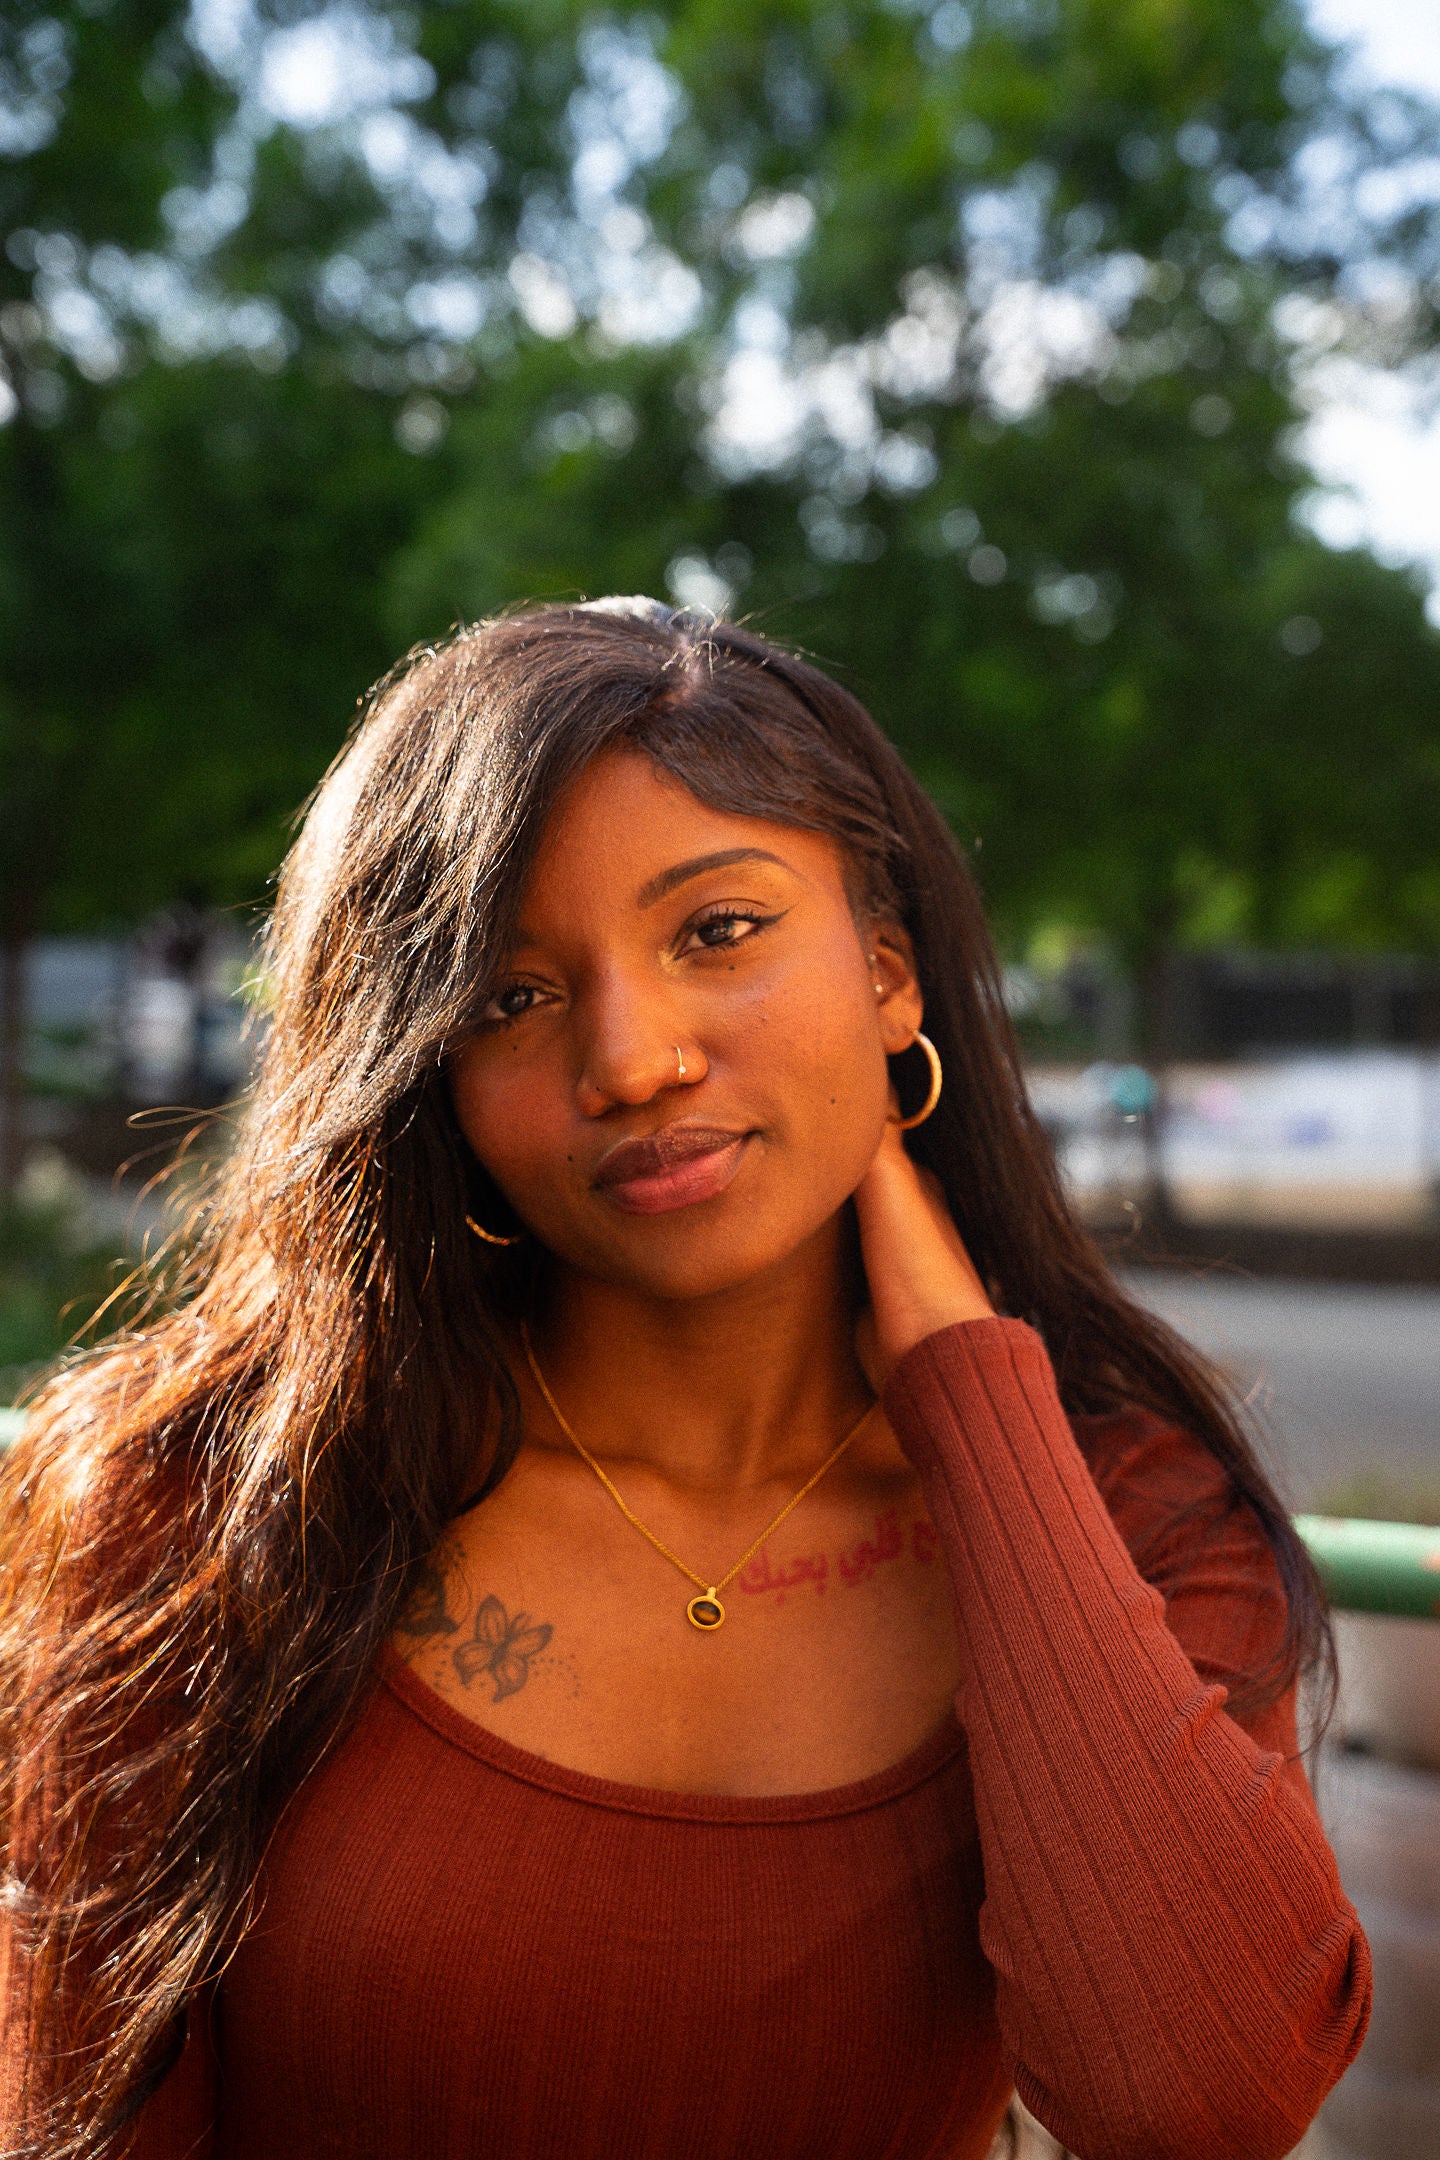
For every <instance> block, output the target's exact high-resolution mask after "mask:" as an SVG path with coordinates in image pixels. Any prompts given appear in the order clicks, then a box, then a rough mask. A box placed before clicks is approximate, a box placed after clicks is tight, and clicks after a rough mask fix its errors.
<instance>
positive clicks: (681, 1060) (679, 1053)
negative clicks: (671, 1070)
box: [675, 1043, 685, 1080]
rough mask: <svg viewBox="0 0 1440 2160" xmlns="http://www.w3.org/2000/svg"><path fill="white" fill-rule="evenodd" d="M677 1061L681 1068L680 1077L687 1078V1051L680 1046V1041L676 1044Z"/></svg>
mask: <svg viewBox="0 0 1440 2160" xmlns="http://www.w3.org/2000/svg"><path fill="white" fill-rule="evenodd" d="M675 1062H676V1064H677V1065H678V1066H679V1068H680V1072H679V1078H680V1079H682V1080H683V1079H684V1078H685V1053H684V1051H683V1050H682V1049H681V1048H680V1045H679V1043H676V1045H675Z"/></svg>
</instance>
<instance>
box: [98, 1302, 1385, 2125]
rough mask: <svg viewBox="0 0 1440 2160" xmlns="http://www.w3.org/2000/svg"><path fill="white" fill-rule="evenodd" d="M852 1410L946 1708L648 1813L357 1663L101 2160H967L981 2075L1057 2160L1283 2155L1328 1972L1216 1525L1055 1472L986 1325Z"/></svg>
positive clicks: (1034, 1374)
mask: <svg viewBox="0 0 1440 2160" xmlns="http://www.w3.org/2000/svg"><path fill="white" fill-rule="evenodd" d="M886 1409H887V1412H888V1414H889V1416H890V1418H891V1421H892V1423H893V1425H894V1427H895V1430H896V1432H897V1434H898V1435H899V1437H900V1439H901V1441H902V1442H903V1444H904V1446H905V1447H906V1449H907V1450H908V1452H909V1453H910V1455H911V1457H912V1458H913V1460H914V1461H915V1462H916V1463H917V1465H918V1466H919V1468H920V1471H921V1474H922V1477H923V1479H924V1483H925V1487H926V1495H927V1500H928V1503H929V1507H930V1511H931V1514H932V1516H933V1519H934V1522H935V1525H936V1528H937V1530H938V1533H939V1536H940V1540H941V1544H942V1547H943V1550H944V1555H945V1560H946V1563H947V1565H948V1568H949V1571H950V1575H951V1580H952V1583H953V1587H954V1593H955V1600H956V1610H957V1615H958V1620H959V1627H960V1638H961V1651H962V1658H963V1664H964V1674H965V1678H964V1682H963V1685H962V1687H961V1690H960V1694H959V1696H958V1698H957V1710H958V1716H959V1722H958V1723H957V1722H953V1721H952V1722H949V1723H947V1724H946V1725H945V1727H944V1728H943V1729H942V1730H940V1731H939V1732H937V1733H935V1734H934V1735H933V1736H932V1738H931V1739H930V1741H929V1742H927V1744H926V1745H925V1746H924V1747H922V1748H921V1749H920V1750H919V1751H918V1752H917V1753H916V1754H914V1755H912V1756H911V1757H910V1758H909V1759H908V1760H906V1761H905V1762H903V1763H900V1764H898V1765H897V1766H896V1767H895V1768H894V1769H892V1770H890V1771H888V1772H886V1773H884V1774H882V1775H881V1776H879V1777H875V1778H870V1779H867V1780H865V1781H864V1782H863V1783H861V1784H855V1785H849V1786H844V1787H841V1788H839V1789H836V1790H832V1791H828V1792H821V1793H814V1794H798V1795H787V1796H785V1797H781V1798H756V1799H733V1798H719V1797H712V1796H707V1795H689V1794H679V1793H667V1792H650V1791H644V1790H640V1789H636V1788H631V1787H628V1786H622V1785H616V1784H612V1783H609V1782H607V1781H605V1780H602V1779H597V1778H593V1777H589V1776H585V1775H582V1774H580V1773H577V1772H574V1771H570V1770H566V1769H562V1768H559V1767H557V1766H556V1765H555V1764H553V1763H550V1762H547V1761H544V1760H542V1759H541V1758H540V1757H538V1756H535V1755H531V1754H528V1753H525V1752H523V1751H521V1750H519V1749H517V1748H515V1747H513V1746H511V1745H510V1744H509V1743H507V1742H506V1741H504V1740H501V1739H500V1738H498V1737H497V1736H495V1735H494V1734H492V1733H490V1732H487V1731H484V1730H482V1729H481V1728H480V1727H478V1726H476V1725H475V1724H473V1723H472V1722H471V1721H470V1720H468V1719H467V1718H465V1717H463V1716H461V1715H460V1714H459V1713H458V1712H456V1711H454V1710H453V1709H451V1708H450V1707H449V1706H448V1705H447V1704H446V1703H445V1702H443V1701H442V1700H441V1699H440V1698H439V1697H438V1696H437V1695H435V1694H433V1693H432V1692H431V1691H430V1690H429V1689H428V1688H427V1687H426V1686H425V1685H424V1684H423V1683H422V1682H420V1681H419V1680H417V1679H416V1678H415V1676H414V1675H413V1674H412V1673H411V1672H410V1671H409V1670H408V1669H407V1668H405V1667H404V1666H402V1665H401V1664H400V1663H399V1661H398V1660H393V1659H392V1660H389V1661H387V1663H386V1666H385V1669H384V1671H383V1674H382V1675H381V1677H380V1679H379V1681H378V1683H377V1686H376V1688H375V1690H374V1692H373V1693H372V1695H371V1696H370V1698H369V1700H368V1702H367V1705H366V1707H365V1709H364V1711H363V1712H362V1714H361V1716H360V1718H359V1720H358V1722H357V1723H356V1725H355V1726H354V1727H353V1728H352V1730H351V1731H350V1733H349V1735H348V1736H347V1738H346V1739H345V1741H344V1743H343V1745H341V1746H340V1747H339V1748H338V1749H337V1750H336V1751H335V1752H334V1754H333V1755H332V1756H331V1757H330V1759H329V1760H328V1761H327V1762H326V1764H325V1765H324V1767H323V1768H322V1769H321V1770H320V1771H319V1772H318V1773H317V1774H316V1775H315V1776H314V1777H313V1778H312V1779H311V1780H310V1781H309V1783H308V1784H307V1785H306V1786H305V1787H304V1788H303V1789H302V1791H301V1793H300V1795H299V1797H298V1799H297V1802H296V1804H295V1805H294V1806H293V1807H292V1809H291V1811H290V1813H289V1815H288V1816H287V1818H286V1822H285V1825H284V1828H283V1831H282V1834H281V1836H280V1838H279V1840H278V1841H277V1843H276V1846H275V1848H274V1850H273V1851H272V1854H271V1857H270V1860H269V1862H268V1864H267V1869H266V1874H265V1882H264V1902H263V1906H262V1909H261V1913H260V1917H259V1919H258V1920H257V1921H256V1923H255V1925H254V1927H253V1928H252V1930H251V1932H250V1934H249V1935H248V1937H247V1939H246V1941H245V1942H244V1944H243V1945H242V1947H241V1950H240V1952H239V1955H238V1957H237V1959H236V1961H235V1963H234V1964H233V1965H232V1967H231V1969H230V1970H229V1972H228V1973H227V1975H226V1977H225V1980H224V1982H223V1984H222V1986H221V1988H220V1989H219V1991H218V1995H217V1997H216V1999H215V2000H214V2002H213V2003H209V2004H206V2005H197V2007H196V2010H195V2012H194V2013H192V2019H191V2026H192V2030H191V2034H190V2038H189V2041H188V2043H187V2047H186V2051H185V2054H184V2056H183V2057H182V2060H181V2062H180V2064H179V2066H178V2067H177V2069H176V2070H175V2071H174V2072H173V2073H172V2075H171V2077H170V2079H169V2080H168V2081H167V2084H166V2085H165V2086H164V2087H162V2089H161V2091H160V2092H159V2093H158V2094H157V2095H156V2096H155V2098H154V2099H153V2100H152V2101H151V2102H150V2104H149V2106H148V2107H147V2109H146V2110H145V2113H144V2115H143V2117H142V2120H141V2126H140V2129H139V2132H138V2134H137V2136H136V2138H135V2140H134V2143H133V2152H134V2154H135V2156H136V2160H180V2156H181V2155H182V2154H188V2153H194V2154H197V2155H198V2154H205V2155H210V2156H213V2160H321V2156H322V2155H324V2156H330V2155H333V2156H335V2160H341V2156H343V2160H462V2156H463V2160H561V2156H562V2155H563V2156H564V2160H979V2156H981V2155H983V2154H984V2153H985V2151H986V2150H987V2148H988V2146H989V2143H990V2140H991V2137H992V2134H993V2132H994V2130H995V2127H996V2124H997V2122H998V2120H999V2117H1000V2116H1001V2114H1002V2113H1003V2110H1004V2107H1005V2104H1006V2099H1007V2096H1008V2094H1009V2091H1010V2088H1011V2083H1012V2080H1013V2082H1014V2083H1015V2085H1016V2086H1017V2087H1018V2089H1019V2091H1020V2094H1021V2096H1022V2098H1023V2099H1024V2100H1025V2101H1026V2103H1027V2104H1028V2106H1029V2107H1030V2108H1031V2109H1032V2110H1033V2111H1034V2113H1035V2114H1036V2115H1038V2116H1039V2117H1040V2119H1041V2120H1042V2121H1043V2122H1045V2123H1046V2124H1048V2126H1049V2127H1050V2128H1051V2129H1052V2130H1053V2131H1054V2132H1055V2134H1056V2135H1057V2137H1059V2138H1060V2139H1061V2141H1062V2142H1063V2143H1064V2144H1066V2145H1068V2146H1069V2147H1070V2148H1071V2149H1072V2150H1073V2151H1074V2152H1075V2153H1077V2154H1079V2155H1082V2156H1084V2160H1279V2156H1280V2155H1282V2154H1284V2153H1286V2152H1288V2151H1289V2150H1290V2148H1291V2147H1292V2146H1293V2145H1294V2144H1295V2143H1296V2142H1297V2140H1298V2139H1299V2137H1300V2136H1301V2134H1302V2132H1303V2131H1304V2129H1305V2127H1306V2126H1307V2124H1308V2123H1309V2121H1310V2120H1311V2118H1312V2116H1313V2114H1314V2112H1315V2110H1316V2108H1317V2107H1318V2106H1319V2103H1320V2101H1321V2099H1322V2098H1323V2097H1324V2094H1325V2093H1326V2091H1327V2090H1328V2089H1329V2087H1330V2085H1331V2084H1332V2083H1333V2082H1334V2080H1335V2079H1336V2078H1337V2077H1338V2076H1339V2075H1340V2072H1341V2071H1342V2070H1343V2069H1344V2067H1345V2065H1346V2064H1347V2063H1348V2062H1349V2061H1350V2060H1351V2058H1352V2056H1353V2055H1354V2054H1355V2052H1356V2050H1357V2048H1358V2047H1359V2044H1360V2041H1361V2039H1362V2037H1363V2034H1364V2029H1365V2023H1366V2018H1367V2015H1368V2009H1369V1986H1370V1982H1369V1956H1368V1951H1367V1947H1366V1943H1365V1939H1364V1936H1363V1934H1362V1933H1361V1930H1360V1927H1359V1924H1358V1922H1357V1920H1356V1917H1355V1913H1354V1909H1353V1907H1352V1906H1351V1905H1350V1904H1349V1902H1348V1901H1347V1899H1346V1898H1345V1896H1344V1894H1343V1893H1342V1891H1341V1888H1340V1884H1339V1881H1338V1879H1337V1876H1336V1872H1335V1866H1334V1861H1333V1859H1332V1856H1331V1853H1330V1850H1329V1847H1328V1845H1327V1843H1326V1840H1325V1836H1324V1833H1323V1831H1322V1829H1321V1826H1320V1823H1319V1820H1318V1818H1317V1816H1316V1813H1315V1808H1314V1804H1313V1801H1312V1799H1311V1795H1310V1791H1309V1787H1308V1785H1307V1783H1306V1780H1305V1776H1304V1772H1303V1769H1302V1767H1301V1765H1300V1763H1299V1761H1298V1760H1297V1759H1296V1754H1295V1737H1294V1712H1293V1703H1292V1702H1291V1701H1289V1700H1288V1699H1287V1700H1285V1701H1282V1702H1281V1703H1279V1704H1277V1705H1276V1706H1274V1708H1272V1709H1271V1710H1270V1711H1268V1712H1267V1713H1266V1714H1265V1715H1264V1717H1263V1718H1262V1719H1261V1720H1259V1721H1257V1722H1254V1723H1253V1724H1252V1725H1251V1727H1250V1729H1248V1730H1247V1729H1246V1728H1245V1727H1243V1726H1242V1725H1241V1724H1240V1723H1237V1722H1236V1721H1235V1720H1234V1719H1232V1718H1231V1717H1230V1716H1229V1715H1228V1713H1227V1711H1226V1708H1225V1704H1226V1691H1225V1686H1224V1684H1223V1683H1224V1680H1225V1678H1226V1676H1227V1675H1229V1676H1232V1677H1233V1676H1234V1675H1236V1674H1238V1673H1241V1672H1244V1671H1245V1670H1247V1669H1252V1668H1253V1667H1254V1666H1255V1665H1256V1664H1257V1663H1258V1662H1259V1661H1260V1660H1261V1659H1262V1658H1263V1655H1264V1652H1265V1650H1266V1648H1267V1647H1269V1646H1271V1645H1273V1643H1274V1641H1275V1639H1276V1636H1277V1631H1278V1629H1279V1627H1280V1625H1281V1623H1282V1619H1283V1607H1282V1600H1281V1593H1280V1590H1279V1585H1278V1581H1277V1578H1276V1575H1275V1571H1274V1566H1273V1562H1272V1560H1271V1557H1270V1554H1269V1549H1268V1546H1267V1545H1266V1543H1265V1541H1264V1538H1263V1536H1262V1534H1261V1532H1260V1530H1259V1527H1258V1525H1257V1524H1256V1522H1255V1520H1254V1518H1253V1516H1252V1515H1251V1514H1250V1513H1249V1511H1248V1509H1246V1508H1244V1507H1243V1506H1240V1505H1237V1504H1233V1503H1232V1502H1231V1501H1230V1500H1229V1498H1228V1496H1227V1493H1226V1489H1225V1483H1224V1479H1223V1476H1222V1474H1221V1473H1220V1471H1219V1470H1218V1468H1217V1466H1216V1464H1215V1463H1214V1461H1213V1459H1212V1458H1211V1457H1210V1456H1209V1455H1208V1453H1206V1452H1205V1451H1204V1450H1203V1449H1202V1448H1201V1447H1200V1446H1199V1444H1198V1443H1197V1442H1194V1441H1192V1440H1189V1439H1187V1438H1186V1437H1185V1436H1184V1435H1182V1434H1180V1433H1177V1432H1175V1431H1173V1430H1171V1429H1169V1428H1167V1427H1166V1426H1164V1425H1162V1424H1161V1423H1160V1422H1159V1421H1158V1420H1156V1419H1154V1418H1152V1417H1147V1416H1143V1415H1140V1414H1136V1415H1133V1416H1128V1417H1118V1418H1115V1419H1111V1420H1105V1421H1100V1420H1094V1421H1089V1429H1088V1431H1087V1432H1086V1435H1085V1438H1086V1442H1087V1452H1088V1454H1089V1456H1090V1459H1091V1461H1093V1463H1094V1465H1095V1469H1094V1471H1093V1472H1092V1470H1091V1468H1089V1467H1087V1462H1086V1459H1085V1457H1084V1456H1082V1453H1081V1451H1080V1448H1079V1447H1078V1446H1077V1444H1076V1439H1075V1436H1074V1434H1073V1433H1072V1430H1071V1428H1070V1426H1069V1424H1068V1423H1067V1421H1066V1418H1065V1415H1064V1413H1063V1411H1062V1409H1061V1406H1060V1403H1059V1400H1058V1397H1057V1395H1056V1392H1055V1386H1054V1379H1053V1375H1052V1372H1051V1369H1050V1364H1049V1360H1048V1358H1047V1356H1046V1353H1045V1350H1044V1348H1043V1346H1042V1344H1041V1342H1040V1339H1039V1337H1038V1336H1037V1335H1036V1334H1035V1333H1034V1332H1033V1331H1032V1330H1031V1329H1030V1328H1029V1327H1027V1326H1025V1325H1024V1324H1023V1323H1021V1322H1019V1321H1014V1320H993V1321H990V1320H987V1321H978V1322H971V1323H967V1324H965V1325H962V1326H957V1327H952V1328H947V1329H945V1330H943V1331H942V1332H941V1333H940V1334H938V1335H934V1336H931V1337H930V1338H929V1339H928V1340H927V1341H925V1342H923V1343H921V1344H920V1345H919V1346H918V1347H917V1348H916V1349H915V1350H914V1351H912V1352H911V1354H910V1356H909V1357H908V1358H906V1359H905V1361H904V1362H903V1364H902V1365H901V1366H900V1368H899V1369H898V1371H897V1372H896V1374H895V1376H894V1378H893V1379H892V1381H891V1383H890V1386H889V1388H888V1390H887V1392H886ZM1182 1512H1184V1513H1185V1516H1186V1519H1185V1521H1184V1522H1183V1523H1182V1522H1180V1521H1179V1518H1180V1516H1181V1514H1182ZM1137 1561H1138V1563H1139V1565H1138V1566H1137Z"/></svg>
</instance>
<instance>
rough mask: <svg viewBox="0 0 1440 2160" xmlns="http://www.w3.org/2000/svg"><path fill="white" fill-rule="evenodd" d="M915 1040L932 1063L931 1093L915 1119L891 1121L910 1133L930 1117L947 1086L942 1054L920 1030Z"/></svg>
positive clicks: (899, 1118) (905, 1118) (902, 1130)
mask: <svg viewBox="0 0 1440 2160" xmlns="http://www.w3.org/2000/svg"><path fill="white" fill-rule="evenodd" d="M915 1040H916V1042H917V1043H918V1044H919V1046H920V1048H921V1049H922V1050H923V1051H924V1053H925V1055H926V1057H927V1058H928V1059H929V1061H930V1092H929V1094H928V1095H927V1096H926V1097H925V1100H924V1102H923V1103H921V1105H920V1108H919V1109H918V1110H917V1111H916V1112H915V1115H914V1116H913V1117H897V1118H891V1119H890V1123H891V1124H892V1125H898V1126H899V1128H900V1130H901V1132H909V1131H910V1129H911V1127H912V1126H914V1125H923V1124H924V1122H925V1120H926V1118H927V1117H929V1115H930V1113H931V1111H932V1110H933V1109H934V1108H935V1105H936V1103H937V1102H939V1100H940V1090H941V1088H942V1087H943V1086H944V1084H945V1074H944V1070H943V1068H942V1067H941V1064H940V1053H939V1051H938V1050H937V1049H936V1048H935V1045H934V1043H932V1042H931V1040H930V1038H929V1036H928V1035H922V1034H920V1032H919V1031H918V1029H917V1031H916V1035H915Z"/></svg>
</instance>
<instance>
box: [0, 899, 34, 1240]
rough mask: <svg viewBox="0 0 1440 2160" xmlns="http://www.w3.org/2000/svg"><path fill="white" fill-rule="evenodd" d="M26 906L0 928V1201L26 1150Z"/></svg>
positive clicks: (10, 1189) (11, 1190)
mask: <svg viewBox="0 0 1440 2160" xmlns="http://www.w3.org/2000/svg"><path fill="white" fill-rule="evenodd" d="M26 931H27V922H26V915H25V911H24V910H21V909H12V910H11V912H10V913H9V915H8V916H7V918H6V921H5V923H4V926H3V930H0V1206H8V1205H9V1203H10V1202H11V1201H12V1200H13V1199H14V1197H15V1187H16V1184H17V1183H18V1181H19V1177H20V1168H21V1164H22V1162H23V1160H24V1153H25V1131H24V1121H25V1033H26V998H25V972H26V971H25V954H26V950H27V948H28V946H29V943H30V940H29V937H28V936H27V934H26Z"/></svg>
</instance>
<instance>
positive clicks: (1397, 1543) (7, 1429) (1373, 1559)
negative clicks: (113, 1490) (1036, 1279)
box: [0, 1410, 1440, 1620]
mask: <svg viewBox="0 0 1440 2160" xmlns="http://www.w3.org/2000/svg"><path fill="white" fill-rule="evenodd" d="M23 1423H24V1415H23V1412H21V1411H19V1410H0V1448H6V1447H8V1446H9V1445H10V1442H11V1441H12V1440H13V1439H14V1438H15V1435H16V1434H17V1433H18V1432H19V1430H20V1427H21V1425H22V1424H23ZM1295 1527H1296V1529H1297V1530H1298V1531H1299V1532H1300V1535H1301V1537H1302V1538H1304V1540H1305V1543H1306V1544H1307V1545H1308V1546H1309V1548H1310V1551H1311V1555H1312V1556H1313V1558H1314V1560H1315V1564H1316V1566H1317V1567H1318V1568H1319V1570H1320V1573H1321V1575H1322V1577H1323V1578H1324V1582H1325V1587H1326V1588H1327V1590H1328V1591H1329V1592H1330V1595H1331V1598H1332V1599H1333V1600H1334V1602H1335V1604H1336V1605H1337V1606H1339V1607H1340V1608H1341V1610H1342V1611H1344V1612H1373V1613H1399V1614H1404V1615H1408V1616H1410V1617H1411V1618H1416V1619H1424V1620H1440V1529H1436V1530H1427V1529H1424V1528H1423V1527H1421V1526H1419V1525H1417V1524H1415V1523H1398V1522H1354V1521H1350V1520H1347V1519H1346V1518H1344V1517H1340V1516H1334V1515H1297V1516H1296V1518H1295Z"/></svg>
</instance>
